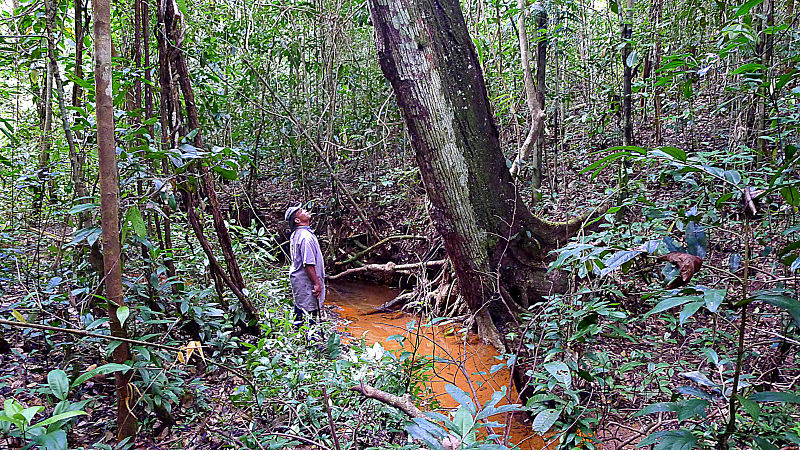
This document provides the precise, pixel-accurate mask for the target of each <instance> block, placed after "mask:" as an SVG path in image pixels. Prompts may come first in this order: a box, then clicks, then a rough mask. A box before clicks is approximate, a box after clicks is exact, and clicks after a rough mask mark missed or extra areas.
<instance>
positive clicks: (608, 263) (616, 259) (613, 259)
mask: <svg viewBox="0 0 800 450" xmlns="http://www.w3.org/2000/svg"><path fill="white" fill-rule="evenodd" d="M641 253H644V251H642V250H622V251H619V252H617V253H614V254H613V255H611V256H609V257H608V258H606V260H605V261H603V265H604V266H605V267H604V268H603V270H601V271H600V276H601V277H602V276H605V275H607V274H608V273H609V272H611V271H612V270H614V269H616V268H617V267H619V266H621V265H623V264H625V263H626V262H628V261H630V260H632V259H633V258H635V257H637V256H638V255H639V254H641Z"/></svg>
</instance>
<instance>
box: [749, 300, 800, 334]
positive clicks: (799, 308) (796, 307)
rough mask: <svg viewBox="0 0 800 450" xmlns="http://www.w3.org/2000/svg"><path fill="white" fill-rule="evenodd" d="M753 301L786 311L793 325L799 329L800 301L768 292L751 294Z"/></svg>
mask: <svg viewBox="0 0 800 450" xmlns="http://www.w3.org/2000/svg"><path fill="white" fill-rule="evenodd" d="M753 299H755V300H760V301H763V302H765V303H768V304H770V305H772V306H777V307H778V308H783V309H785V310H787V311H788V312H789V314H790V315H791V316H792V319H793V320H794V323H795V325H797V327H798V328H800V301H798V300H795V299H793V298H791V297H788V296H785V295H781V294H780V293H779V292H770V291H765V292H756V293H754V294H753Z"/></svg>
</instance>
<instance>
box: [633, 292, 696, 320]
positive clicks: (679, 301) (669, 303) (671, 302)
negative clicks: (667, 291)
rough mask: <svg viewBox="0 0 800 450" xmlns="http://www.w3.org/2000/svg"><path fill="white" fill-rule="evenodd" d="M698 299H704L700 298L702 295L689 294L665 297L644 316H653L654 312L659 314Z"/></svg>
mask: <svg viewBox="0 0 800 450" xmlns="http://www.w3.org/2000/svg"><path fill="white" fill-rule="evenodd" d="M696 301H702V300H701V299H700V297H698V296H696V295H687V296H686V297H670V298H668V299H664V300H662V301H660V302H658V304H657V305H656V307H655V308H653V309H652V310H651V311H650V312H648V313H647V314H645V315H644V316H645V317H648V316H652V315H653V314H658V313H660V312H663V311H666V310H668V309H670V308H674V307H676V306H680V305H683V304H684V303H689V302H696Z"/></svg>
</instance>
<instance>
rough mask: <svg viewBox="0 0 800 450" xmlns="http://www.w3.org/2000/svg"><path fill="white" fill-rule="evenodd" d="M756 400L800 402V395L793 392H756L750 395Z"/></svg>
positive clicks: (751, 398)
mask: <svg viewBox="0 0 800 450" xmlns="http://www.w3.org/2000/svg"><path fill="white" fill-rule="evenodd" d="M750 400H752V401H754V402H781V403H800V395H797V394H795V393H793V392H774V391H764V392H756V393H755V394H753V395H751V396H750Z"/></svg>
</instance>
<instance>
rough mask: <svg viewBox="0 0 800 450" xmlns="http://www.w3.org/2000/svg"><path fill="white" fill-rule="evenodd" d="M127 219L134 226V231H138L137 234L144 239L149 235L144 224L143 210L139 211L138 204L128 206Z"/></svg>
mask: <svg viewBox="0 0 800 450" xmlns="http://www.w3.org/2000/svg"><path fill="white" fill-rule="evenodd" d="M125 220H126V221H127V222H129V223H130V224H131V227H132V228H133V231H134V232H136V235H137V236H139V237H140V238H142V239H144V238H145V237H147V227H146V226H145V224H144V219H142V212H141V211H139V207H138V206H136V205H133V206H131V207H130V208H128V212H127V213H125Z"/></svg>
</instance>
